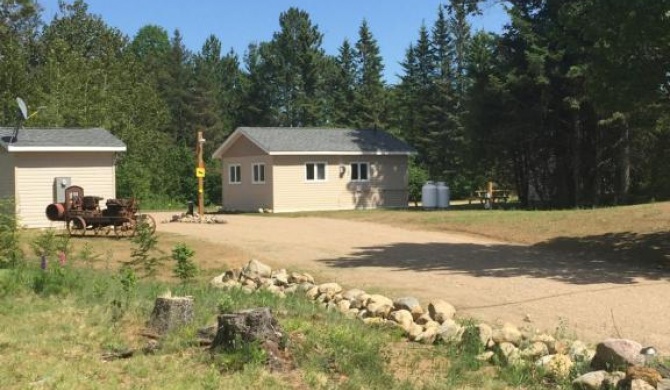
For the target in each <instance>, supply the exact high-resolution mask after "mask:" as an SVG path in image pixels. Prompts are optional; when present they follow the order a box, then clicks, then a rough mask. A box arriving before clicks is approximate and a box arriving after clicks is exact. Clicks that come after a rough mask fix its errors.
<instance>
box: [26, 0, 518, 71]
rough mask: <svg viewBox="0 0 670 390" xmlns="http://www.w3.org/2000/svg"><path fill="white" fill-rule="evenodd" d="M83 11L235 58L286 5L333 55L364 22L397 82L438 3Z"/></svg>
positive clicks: (500, 13)
mask: <svg viewBox="0 0 670 390" xmlns="http://www.w3.org/2000/svg"><path fill="white" fill-rule="evenodd" d="M39 3H40V4H41V5H42V6H43V8H44V19H45V21H47V22H48V21H50V20H51V19H52V18H53V16H54V15H55V13H56V11H57V10H58V0H39ZM87 3H88V4H89V11H90V12H92V13H94V14H98V15H101V16H102V18H103V19H104V20H105V21H106V22H107V23H108V24H109V25H111V26H113V27H116V28H119V29H120V30H121V31H122V32H123V33H125V34H126V35H128V36H129V37H131V38H132V37H133V36H134V35H135V33H136V32H137V30H139V29H140V27H142V26H144V25H147V24H156V25H159V26H161V27H163V28H165V29H166V30H167V31H168V32H169V33H170V35H171V34H172V31H174V30H175V29H179V30H180V32H181V33H182V36H183V37H184V43H185V45H186V46H187V47H188V48H189V49H190V50H192V51H194V52H196V51H198V50H200V48H201V47H202V44H203V43H204V41H205V39H206V38H207V37H208V36H209V35H210V34H214V35H215V36H216V37H218V38H219V39H220V40H221V42H222V44H223V48H224V51H227V50H228V49H229V48H233V49H234V50H235V51H236V52H237V53H238V54H239V55H240V57H241V56H242V55H243V54H244V52H245V50H246V48H247V46H248V45H249V43H252V42H261V41H268V40H270V39H271V38H272V33H273V32H275V31H277V30H279V14H280V13H281V12H283V11H286V10H287V9H288V8H289V7H298V8H300V9H303V10H305V11H307V12H308V13H309V15H310V17H311V19H312V23H315V24H317V25H318V26H319V30H320V31H321V32H322V33H323V34H324V39H323V48H324V50H325V51H326V52H327V53H328V54H336V53H337V48H338V47H339V46H340V45H341V44H342V41H343V40H344V39H345V38H348V39H349V40H350V41H352V42H355V41H356V39H357V37H358V28H359V26H360V23H361V21H362V20H363V19H367V21H368V24H369V25H370V29H371V31H372V33H373V34H374V37H375V38H376V39H377V42H378V43H379V47H380V50H381V53H382V56H383V58H384V65H385V72H384V73H385V78H386V80H387V82H389V83H395V82H396V81H397V78H396V75H397V74H399V73H400V72H401V68H400V66H399V64H398V63H399V62H400V61H402V60H403V58H404V54H405V50H406V49H407V47H408V46H409V44H410V43H412V42H414V41H416V39H417V37H418V31H419V27H420V26H421V23H422V22H425V23H426V24H427V25H428V26H430V25H432V23H433V21H434V20H435V17H436V15H437V8H438V6H439V5H440V4H444V3H445V2H444V1H439V0H375V1H373V0H266V1H260V0H246V1H229V0H218V1H217V0H198V1H188V0H88V1H87ZM482 8H483V15H481V16H478V17H476V18H474V19H473V20H472V25H473V29H474V30H479V29H485V30H487V31H494V32H499V31H500V30H501V29H502V26H503V25H504V24H505V22H506V21H507V16H506V14H505V11H504V10H503V8H502V6H501V5H500V2H499V1H495V0H493V1H490V3H487V4H484V5H483V6H482Z"/></svg>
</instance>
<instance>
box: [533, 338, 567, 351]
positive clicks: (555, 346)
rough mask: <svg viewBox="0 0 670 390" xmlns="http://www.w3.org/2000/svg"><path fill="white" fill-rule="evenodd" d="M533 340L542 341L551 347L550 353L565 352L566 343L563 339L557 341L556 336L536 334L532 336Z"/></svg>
mask: <svg viewBox="0 0 670 390" xmlns="http://www.w3.org/2000/svg"><path fill="white" fill-rule="evenodd" d="M531 341H533V342H535V341H540V342H543V343H545V344H546V345H547V348H549V353H550V354H552V355H557V354H561V353H564V352H565V345H564V344H563V342H561V341H557V340H556V339H555V338H554V336H551V335H548V334H545V333H541V334H538V335H535V336H533V337H532V338H531Z"/></svg>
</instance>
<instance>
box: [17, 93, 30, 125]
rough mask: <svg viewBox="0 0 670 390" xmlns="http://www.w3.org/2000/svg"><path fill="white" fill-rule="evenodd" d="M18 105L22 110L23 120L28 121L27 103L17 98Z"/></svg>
mask: <svg viewBox="0 0 670 390" xmlns="http://www.w3.org/2000/svg"><path fill="white" fill-rule="evenodd" d="M16 104H18V105H19V110H21V116H23V120H26V119H28V106H26V102H24V101H23V99H21V98H20V97H17V98H16Z"/></svg>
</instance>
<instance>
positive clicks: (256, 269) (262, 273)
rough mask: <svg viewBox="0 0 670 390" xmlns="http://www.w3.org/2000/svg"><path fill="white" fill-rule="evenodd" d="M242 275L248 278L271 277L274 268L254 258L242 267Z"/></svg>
mask: <svg viewBox="0 0 670 390" xmlns="http://www.w3.org/2000/svg"><path fill="white" fill-rule="evenodd" d="M242 276H244V277H246V278H251V279H254V278H270V277H271V276H272V268H270V266H269V265H267V264H264V263H261V262H260V261H258V260H256V259H253V260H251V261H249V263H248V264H247V265H246V266H244V268H242Z"/></svg>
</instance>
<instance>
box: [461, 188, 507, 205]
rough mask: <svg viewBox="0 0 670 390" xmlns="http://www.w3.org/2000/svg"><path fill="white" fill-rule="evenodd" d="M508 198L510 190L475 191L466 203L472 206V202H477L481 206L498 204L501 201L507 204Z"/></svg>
mask: <svg viewBox="0 0 670 390" xmlns="http://www.w3.org/2000/svg"><path fill="white" fill-rule="evenodd" d="M509 197H510V190H491V191H488V190H477V191H475V192H474V194H473V195H472V196H471V197H470V199H468V203H469V204H472V201H473V200H479V202H480V203H481V204H483V205H486V204H487V203H490V204H491V205H493V204H494V203H500V202H501V201H502V202H503V203H507V200H508V199H509Z"/></svg>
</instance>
